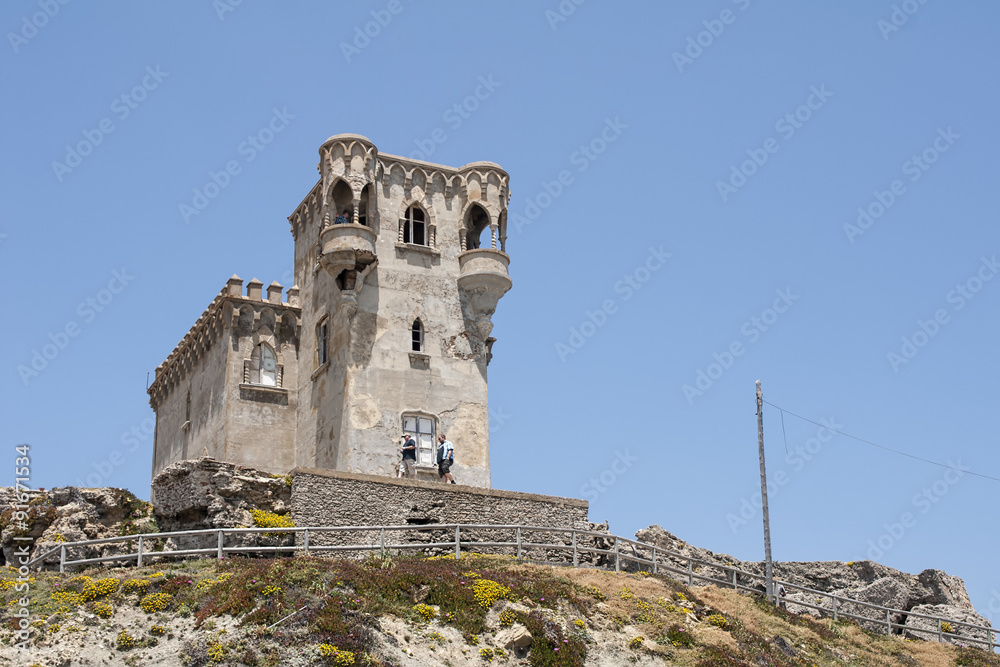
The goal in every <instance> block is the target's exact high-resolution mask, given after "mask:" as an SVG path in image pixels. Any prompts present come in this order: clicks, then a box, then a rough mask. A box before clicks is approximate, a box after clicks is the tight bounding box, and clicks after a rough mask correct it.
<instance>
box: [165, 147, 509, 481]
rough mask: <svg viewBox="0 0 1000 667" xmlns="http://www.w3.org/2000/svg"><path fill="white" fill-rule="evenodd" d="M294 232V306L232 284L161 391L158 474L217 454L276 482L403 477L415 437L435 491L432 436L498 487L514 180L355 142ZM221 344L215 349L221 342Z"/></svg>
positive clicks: (327, 158)
mask: <svg viewBox="0 0 1000 667" xmlns="http://www.w3.org/2000/svg"><path fill="white" fill-rule="evenodd" d="M319 154H320V162H319V165H318V167H319V172H320V179H319V181H318V182H317V183H316V185H315V186H314V187H313V188H312V190H311V191H310V192H309V194H308V195H306V197H305V199H304V200H303V201H302V203H301V204H299V206H298V207H297V208H296V209H295V211H294V212H293V213H292V215H291V216H289V221H290V223H291V231H292V236H293V237H294V239H295V281H296V286H295V287H293V288H292V289H290V290H289V292H288V300H287V302H283V301H282V300H281V292H282V289H283V288H282V286H281V285H278V284H277V283H273V284H272V285H271V286H270V287H268V288H267V297H264V296H263V293H262V289H263V285H262V283H260V282H259V281H257V280H256V279H255V280H254V281H251V283H248V285H247V288H248V289H247V293H246V294H245V295H244V294H243V292H242V281H241V280H240V279H239V278H237V277H235V276H234V277H233V278H232V279H230V281H229V283H228V284H227V286H226V288H225V289H223V291H222V293H221V294H220V295H219V296H218V297H217V298H216V300H215V301H213V303H212V305H210V306H209V309H208V310H207V311H206V313H205V314H204V315H203V316H202V317H201V318H200V319H199V321H198V323H197V324H196V325H195V327H194V328H193V329H192V330H191V332H190V333H189V334H188V335H187V336H186V337H185V339H184V340H182V341H181V344H180V345H178V347H177V349H175V350H174V352H173V353H172V354H171V355H170V357H168V359H167V361H166V362H164V364H161V366H160V367H159V368H157V373H156V380H155V381H154V383H153V385H152V386H151V387H150V396H151V400H150V402H151V404H152V405H153V408H154V410H156V412H157V430H156V446H155V452H154V462H153V472H154V474H156V473H157V472H158V471H159V470H161V469H162V468H163V467H165V466H166V465H168V464H170V463H173V462H174V461H177V460H182V459H184V458H194V457H197V456H201V455H204V454H207V455H209V456H213V457H215V458H219V459H222V460H226V461H232V462H234V463H241V464H245V465H253V466H255V467H258V468H263V469H265V470H269V471H272V472H276V473H284V472H287V471H288V470H290V469H291V468H293V467H295V466H300V467H313V468H327V469H333V470H342V471H349V472H360V473H371V474H381V475H392V476H394V475H395V472H396V469H397V466H398V462H399V458H400V454H399V436H400V434H401V433H403V432H404V431H409V432H411V433H413V434H414V435H415V436H416V437H417V439H418V474H419V476H421V477H426V478H430V479H436V477H437V474H436V471H435V470H434V464H433V451H434V447H435V446H436V436H437V435H438V434H439V433H444V434H446V435H447V437H448V439H449V440H451V441H452V442H453V443H455V447H456V466H455V470H454V472H455V476H456V478H457V479H458V481H459V483H460V484H467V485H473V486H480V487H489V486H490V455H489V416H488V406H487V383H486V369H487V365H488V364H489V362H490V359H491V356H492V353H491V350H492V346H493V343H494V341H495V339H494V338H492V337H491V336H490V333H491V330H492V328H493V324H492V320H491V318H492V315H493V312H494V310H495V309H496V306H497V302H498V300H499V299H500V297H502V296H503V295H504V293H505V292H506V291H507V290H508V289H510V287H511V281H510V278H509V277H508V274H507V267H508V263H509V261H510V258H509V257H508V256H507V254H506V253H505V252H504V251H505V243H506V224H507V202H508V199H509V196H510V195H509V189H508V179H509V177H508V175H507V173H506V172H505V171H504V170H503V169H501V168H500V166H499V165H496V164H493V163H491V162H474V163H471V164H467V165H465V166H464V167H460V168H457V169H456V168H453V167H446V166H443V165H438V164H431V163H427V162H421V161H418V160H411V159H408V158H403V157H399V156H395V155H386V154H380V153H379V152H378V149H377V148H376V147H375V145H374V144H372V142H371V141H369V140H368V139H367V138H365V137H362V136H360V135H353V134H344V135H337V136H334V137H331V138H330V139H328V140H327V141H326V142H325V143H324V144H323V145H322V146H321V147H320V150H319ZM220 341H222V342H225V343H226V344H225V345H217V344H216V343H218V342H220Z"/></svg>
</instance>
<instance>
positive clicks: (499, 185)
mask: <svg viewBox="0 0 1000 667" xmlns="http://www.w3.org/2000/svg"><path fill="white" fill-rule="evenodd" d="M319 154H320V162H319V164H318V165H317V167H318V169H319V172H320V179H319V181H318V182H317V183H316V185H314V186H313V188H312V189H311V190H310V192H309V194H308V195H306V197H305V198H304V199H303V200H302V202H300V203H299V205H298V206H297V207H296V208H295V210H294V211H293V212H292V214H291V215H290V216H289V217H288V220H289V223H290V225H291V232H292V235H293V237H295V239H296V240H297V239H298V237H299V234H300V233H301V232H302V231H303V230H304V229H305V228H306V227H307V226H308V225H311V224H315V225H317V226H318V227H319V228H320V229H323V228H325V227H327V226H328V225H331V224H332V223H333V222H334V221H335V220H336V219H337V216H339V215H343V213H344V211H345V209H346V210H347V216H346V217H347V221H348V222H350V223H352V224H362V225H365V226H367V227H369V228H371V229H372V230H374V231H375V232H376V233H377V232H378V229H379V220H378V215H379V209H380V204H379V201H380V199H381V198H385V197H388V198H389V200H391V201H392V202H394V203H396V204H398V208H399V211H398V212H397V213H398V217H399V218H402V217H403V216H404V215H405V211H406V209H407V208H409V207H410V206H413V205H415V204H416V205H419V206H421V207H422V208H423V209H424V210H426V211H428V213H429V214H430V216H431V218H432V219H431V220H430V221H429V223H430V226H431V230H432V232H431V233H433V229H434V228H435V227H436V224H435V221H434V219H433V217H434V212H435V211H443V210H448V211H455V212H457V213H458V216H459V220H460V223H459V233H458V238H457V239H452V241H453V242H454V243H455V245H456V246H457V247H458V249H459V251H465V250H471V249H476V248H478V247H479V246H478V238H479V234H480V233H481V232H482V231H483V230H484V229H486V228H489V229H490V239H491V240H490V247H492V248H494V249H498V250H506V242H507V204H508V202H509V201H510V186H509V183H510V176H509V175H508V174H507V172H506V171H504V170H503V168H501V167H500V165H498V164H496V163H493V162H471V163H469V164H466V165H464V166H462V167H457V168H456V167H449V166H446V165H441V164H434V163H431V162H424V161H422V160H413V159H410V158H406V157H402V156H399V155H390V154H380V153H379V152H378V148H377V147H376V146H375V145H374V144H373V143H372V142H371V141H370V140H369V139H367V138H366V137H363V136H361V135H358V134H338V135H335V136H333V137H330V138H329V139H327V140H326V142H324V143H323V145H322V146H321V147H320V149H319ZM376 185H378V186H380V187H378V188H376V187H374V186H376ZM400 234H402V231H400ZM431 245H432V246H433V245H434V244H433V243H432V244H431Z"/></svg>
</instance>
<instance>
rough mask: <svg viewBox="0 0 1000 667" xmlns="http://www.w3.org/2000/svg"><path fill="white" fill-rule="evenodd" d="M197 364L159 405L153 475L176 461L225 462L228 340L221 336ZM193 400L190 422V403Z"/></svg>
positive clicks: (157, 408)
mask: <svg viewBox="0 0 1000 667" xmlns="http://www.w3.org/2000/svg"><path fill="white" fill-rule="evenodd" d="M209 340H213V344H212V345H211V347H210V348H209V349H207V350H206V351H205V352H204V353H203V354H202V355H201V356H200V357H199V358H198V359H197V360H196V361H194V362H193V365H192V368H191V370H190V373H189V374H188V375H187V377H186V378H185V379H184V380H182V381H180V382H179V383H178V384H177V385H176V386H175V387H173V389H172V390H171V391H169V392H166V395H165V396H164V397H163V398H162V399H161V401H160V402H159V403H158V404H157V405H156V407H155V410H156V432H155V436H154V438H155V439H154V443H155V444H154V448H153V475H154V476H155V475H156V474H157V473H159V472H160V471H161V470H163V469H164V468H166V467H167V466H168V465H170V464H171V463H173V462H175V461H183V460H185V459H190V458H195V457H198V456H213V457H217V458H224V455H225V450H224V443H225V438H226V396H227V394H226V391H225V385H226V377H227V374H228V366H229V348H228V344H227V343H228V337H227V336H226V335H225V334H222V336H220V337H219V338H218V339H211V338H210V339H209ZM189 393H190V396H191V413H190V416H191V419H190V422H191V423H190V424H189V425H188V426H187V427H186V428H185V427H184V423H185V422H186V421H188V420H187V419H186V417H187V414H188V413H187V400H188V395H189Z"/></svg>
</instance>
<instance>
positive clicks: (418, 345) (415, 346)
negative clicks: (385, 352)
mask: <svg viewBox="0 0 1000 667" xmlns="http://www.w3.org/2000/svg"><path fill="white" fill-rule="evenodd" d="M411 331H412V333H411V337H412V340H413V342H412V343H411V350H412V351H413V352H423V351H424V325H423V323H422V322H421V321H420V318H417V319H415V320H413V327H411Z"/></svg>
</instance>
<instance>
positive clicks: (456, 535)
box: [26, 524, 1000, 651]
mask: <svg viewBox="0 0 1000 667" xmlns="http://www.w3.org/2000/svg"><path fill="white" fill-rule="evenodd" d="M463 530H465V531H467V535H466V539H463V537H462V531H463ZM400 531H405V532H416V533H434V532H437V533H441V532H444V533H446V535H447V538H448V539H445V540H441V539H439V538H437V537H436V536H435V537H434V538H432V539H435V540H436V541H430V542H422V541H409V542H406V541H404V542H400V541H398V540H397V541H396V542H393V541H391V540H389V539H387V537H389V536H390V534H391V533H394V532H400ZM470 531H480V532H481V531H489V532H491V533H495V532H497V531H500V532H503V531H513V535H512V537H513V539H512V540H509V541H496V540H485V541H484V540H475V539H468V538H470V537H475V536H474V535H469V532H470ZM353 533H367V534H368V535H369V541H367V542H364V543H358V544H351V543H347V544H321V543H317V542H316V540H317V539H321V536H324V535H330V534H333V535H338V534H345V535H350V534H353ZM532 533H550V534H559V535H563V536H568V543H567V542H566V541H564V542H558V543H554V542H536V541H530V540H527V539H526V537H528V536H530V535H531V534H532ZM255 534H256V535H259V534H266V535H268V536H272V537H273V536H288V535H292V536H294V537H296V538H297V539H296V540H295V543H294V544H286V545H276V546H261V545H254V546H226V537H227V536H234V535H255ZM376 534H377V540H375V539H373V538H374V536H375V535H376ZM199 536H201V537H207V538H210V537H211V536H215V537H216V539H215V544H214V546H212V547H204V548H196V549H177V550H172V551H163V550H156V549H155V548H153V549H151V548H149V544H148V543H149V542H150V541H154V542H156V541H161V540H166V539H168V538H176V537H199ZM310 536H312V537H313V538H314V539H313V540H312V541H311V540H310ZM581 537H584V538H592V539H591V540H590V541H589V542H588V541H584V542H581V539H580V538H581ZM298 538H301V539H298ZM564 539H565V538H564ZM599 540H601V541H605V542H610V543H612V544H611V546H610V547H609V548H602V547H599V546H596V544H597V542H598V541H599ZM121 542H126V543H131V542H136V543H137V550H136V551H135V552H130V553H122V554H114V555H110V556H101V557H96V558H79V559H70V558H68V556H69V550H70V549H73V548H76V547H90V546H96V545H102V544H115V543H121ZM155 546H156V545H154V547H155ZM623 546H624V547H626V549H624V550H623ZM126 548H131V547H130V546H127V547H126ZM463 548H464V549H466V550H473V549H474V550H481V549H494V550H496V549H500V550H509V551H510V552H511V555H513V556H515V557H517V558H519V559H521V558H526V559H527V560H531V561H533V562H539V563H548V564H560V565H564V564H569V562H567V561H553V560H549V559H547V558H545V557H544V556H545V555H546V554H545V553H544V552H549V551H556V552H566V553H567V556H569V554H570V553H571V554H572V560H571V562H572V565H573V567H577V566H579V565H580V560H581V556H585V555H586V554H591V555H594V556H597V560H598V563H597V564H598V565H602V563H600V560H601V559H602V558H603V559H605V561H606V562H605V563H603V565H604V566H606V567H608V568H610V567H611V566H612V563H613V566H614V570H615V572H619V571H621V569H622V566H623V564H624V563H634V564H635V565H637V566H639V568H642V567H644V566H645V567H648V568H650V570H651V571H652V572H653V573H654V574H661V573H667V574H669V575H671V576H672V578H674V579H677V580H679V581H682V582H687V584H688V585H689V586H693V585H694V583H695V581H699V582H705V583H711V584H716V585H718V586H720V587H725V588H733V589H734V590H737V591H739V590H743V591H750V592H754V593H760V592H762V590H763V589H764V582H765V578H764V575H760V574H754V573H752V572H747V571H745V570H741V569H739V568H737V567H734V566H731V565H725V564H722V563H712V562H709V561H704V560H700V559H697V558H693V557H691V556H685V555H683V554H680V553H677V552H674V551H671V550H669V549H664V548H662V547H657V546H656V545H653V544H647V543H645V542H640V541H637V540H630V539H628V538H624V537H619V536H617V535H612V534H610V533H602V532H598V531H592V530H583V529H578V528H554V527H546V526H522V525H494V524H424V525H403V526H398V525H397V526H314V527H294V528H292V527H290V528H205V529H201V530H181V531H174V532H169V533H144V534H141V535H125V536H121V537H108V538H103V539H98V540H84V541H80V542H64V543H62V544H60V545H59V546H58V547H55V548H53V549H50V550H49V551H46V552H45V553H43V554H41V555H39V556H36V557H35V558H33V559H31V560H30V561H29V562H28V563H27V564H26V565H27V567H31V566H34V565H38V564H40V563H43V562H44V561H45V560H46V559H48V558H49V557H51V556H53V555H55V554H56V553H58V554H59V572H60V573H63V572H65V571H66V568H67V567H71V566H78V565H90V564H95V563H105V562H111V561H135V564H136V565H137V566H139V567H141V566H142V565H143V563H144V562H149V561H150V560H152V559H154V558H156V559H159V558H166V557H170V558H174V557H186V556H209V555H214V556H215V557H216V558H220V559H221V558H224V557H225V556H226V555H230V554H244V553H253V554H266V553H273V554H280V553H292V554H294V553H295V552H299V551H301V552H302V553H303V555H310V554H322V553H324V552H350V551H360V552H363V551H380V552H381V551H386V550H397V551H403V550H406V549H417V550H420V549H449V550H451V549H454V552H455V557H456V558H458V557H460V556H461V555H462V549H463ZM539 550H540V551H542V552H543V554H542V555H543V557H542V558H531V557H530V556H531V555H532V553H534V552H537V551H539ZM628 550H630V551H631V553H628ZM646 556H648V557H646ZM670 559H672V560H670ZM675 561H681V562H683V563H684V565H685V566H686V567H677V566H676V565H677V563H676V562H675ZM696 566H697V567H700V568H709V569H711V570H716V571H720V572H722V573H723V574H724V577H725V578H718V577H711V576H707V575H706V574H701V573H699V572H696ZM774 584H775V586H777V585H778V584H780V585H782V586H784V587H785V588H786V589H793V590H797V591H801V592H802V593H804V594H806V595H808V596H815V597H816V598H817V600H818V602H819V604H812V603H810V602H806V601H805V600H794V599H787V598H786V599H785V600H784V603H785V604H786V605H795V606H799V607H805V608H807V609H812V610H815V611H816V612H818V613H819V614H820V616H832V618H833V620H835V621H839V620H842V619H851V620H854V621H858V622H861V623H864V624H867V625H869V626H872V627H884V628H885V630H886V633H887V634H890V635H891V634H892V633H893V631H894V630H898V629H903V628H906V629H908V630H909V631H910V632H911V633H914V634H916V635H917V636H921V635H925V636H926V635H935V634H936V635H937V640H938V641H939V642H943V641H944V640H945V638H948V639H954V640H956V641H960V642H966V643H968V644H971V645H976V646H983V647H985V648H986V650H988V651H992V650H993V649H995V648H998V647H1000V644H998V643H997V642H996V635H995V633H996V630H995V629H994V628H992V627H989V626H983V625H975V624H973V623H965V622H963V621H957V620H954V619H950V618H944V617H940V616H931V615H927V614H919V613H914V612H912V611H906V610H903V609H893V608H891V607H883V606H880V605H877V604H872V603H870V602H863V601H861V600H855V599H852V598H847V597H843V596H839V595H833V594H831V593H827V592H824V591H818V590H815V589H812V588H806V587H804V586H798V585H796V584H792V583H789V582H785V581H778V580H775V582H774ZM824 600H826V601H829V603H830V604H828V605H824V604H823V601H824ZM855 607H860V608H867V609H872V610H874V611H876V612H879V615H878V617H872V616H863V615H859V614H856V613H851V612H850V611H848V610H849V609H853V608H855ZM882 613H884V615H885V620H884V621H882V620H881V617H882ZM900 615H901V616H904V617H916V618H922V619H926V620H928V621H932V622H936V625H937V628H936V631H935V630H931V629H924V628H913V627H907V626H906V625H905V624H904V623H898V622H894V621H893V620H892V617H893V616H900ZM946 625H947V627H949V628H951V629H952V631H950V632H946V631H945V626H946ZM955 626H959V627H962V628H967V629H968V630H969V631H973V632H976V633H977V634H979V633H981V634H982V635H983V638H982V639H979V638H978V637H970V636H968V634H959V633H958V632H955V631H954V630H955ZM977 631H978V632H977Z"/></svg>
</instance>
